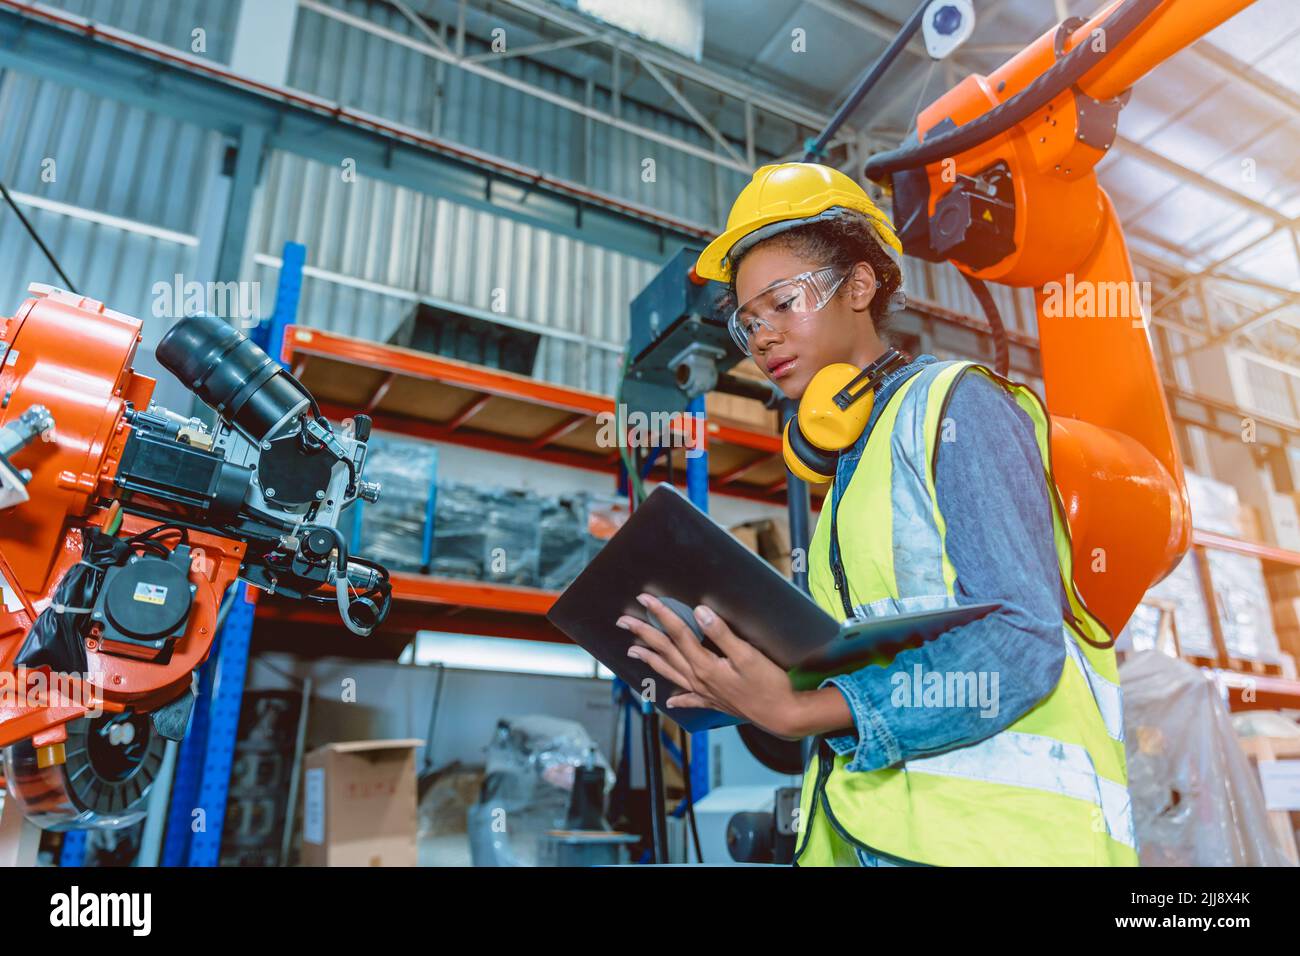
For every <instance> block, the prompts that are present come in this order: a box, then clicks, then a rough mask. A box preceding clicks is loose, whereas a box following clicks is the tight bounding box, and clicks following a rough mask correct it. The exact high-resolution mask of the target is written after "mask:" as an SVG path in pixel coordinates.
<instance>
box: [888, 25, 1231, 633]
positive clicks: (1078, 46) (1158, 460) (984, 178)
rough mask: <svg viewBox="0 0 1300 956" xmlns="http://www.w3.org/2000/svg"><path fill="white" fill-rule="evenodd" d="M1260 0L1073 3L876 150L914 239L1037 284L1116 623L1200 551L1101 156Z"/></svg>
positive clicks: (1076, 534)
mask: <svg viewBox="0 0 1300 956" xmlns="http://www.w3.org/2000/svg"><path fill="white" fill-rule="evenodd" d="M1250 2H1252V0H1117V2H1115V3H1112V4H1111V5H1109V6H1108V7H1107V8H1106V9H1104V10H1103V11H1102V12H1100V13H1099V14H1097V16H1095V17H1093V18H1092V19H1091V20H1088V21H1084V20H1081V19H1073V20H1069V21H1066V22H1065V23H1063V24H1061V26H1060V27H1059V28H1057V29H1056V30H1053V31H1050V32H1048V33H1046V34H1044V35H1043V36H1042V37H1040V38H1039V39H1038V40H1036V41H1035V42H1034V43H1032V44H1031V45H1029V46H1028V47H1026V49H1025V50H1023V51H1022V52H1021V53H1019V54H1018V55H1016V56H1015V57H1013V58H1012V59H1011V60H1009V61H1008V62H1007V63H1005V64H1004V65H1003V66H1001V67H1000V68H999V69H997V70H996V71H994V72H993V73H991V74H990V75H988V76H979V75H971V76H968V77H966V78H965V80H963V81H962V82H961V83H960V84H958V85H957V86H956V87H954V88H953V89H952V90H950V91H949V92H948V93H947V94H945V95H944V96H942V97H940V98H939V99H938V100H936V101H935V102H934V103H933V104H931V105H930V106H929V107H928V108H927V109H926V110H924V111H923V112H922V113H921V115H920V117H919V119H918V122H917V129H918V139H919V141H918V142H915V143H912V144H910V145H905V146H904V147H903V148H900V149H899V150H895V151H893V152H891V153H885V154H880V155H878V156H875V157H872V159H871V161H870V162H868V164H867V169H866V173H867V175H868V176H869V177H871V178H874V179H883V178H885V177H891V178H892V186H893V193H894V211H895V221H896V222H897V223H898V225H899V227H900V233H901V234H902V238H903V242H904V245H905V248H906V249H907V251H908V253H909V254H912V255H917V256H920V257H922V258H928V259H931V260H933V261H943V260H948V261H951V262H953V263H954V264H955V265H956V266H957V268H958V269H960V270H961V271H962V272H964V273H965V274H966V275H967V276H969V277H972V278H974V279H979V280H989V281H996V282H1001V283H1005V284H1008V285H1014V286H1027V287H1031V288H1033V289H1034V290H1035V298H1036V301H1037V305H1038V333H1039V342H1040V350H1041V356H1042V367H1043V379H1044V383H1045V386H1046V391H1047V395H1046V400H1047V405H1048V408H1049V410H1050V412H1051V414H1052V426H1053V427H1052V441H1051V447H1052V458H1053V471H1054V473H1055V477H1056V482H1057V487H1058V489H1059V491H1060V494H1061V499H1062V502H1063V504H1064V506H1065V511H1066V514H1067V516H1068V519H1069V523H1070V529H1071V535H1072V539H1073V549H1074V559H1075V560H1074V568H1075V578H1076V581H1077V583H1078V585H1079V589H1080V591H1081V592H1082V594H1083V597H1084V599H1085V600H1086V602H1087V604H1088V606H1089V608H1090V609H1091V610H1092V611H1093V612H1094V613H1095V614H1096V615H1097V616H1098V617H1099V618H1101V620H1102V621H1103V622H1104V623H1105V624H1106V625H1107V627H1108V628H1109V629H1110V630H1111V631H1112V633H1118V631H1119V629H1120V628H1122V627H1123V625H1124V624H1125V622H1126V621H1127V620H1128V618H1129V616H1130V615H1131V614H1132V612H1133V610H1134V608H1136V606H1137V604H1138V602H1139V601H1140V600H1141V598H1142V595H1143V593H1144V592H1145V591H1146V590H1147V588H1149V587H1150V586H1151V585H1152V584H1154V583H1155V582H1157V581H1158V580H1160V578H1162V577H1163V576H1164V575H1165V574H1167V573H1168V572H1169V571H1170V570H1171V569H1172V568H1173V566H1174V565H1175V564H1176V563H1177V562H1178V560H1179V559H1180V557H1181V556H1182V554H1183V553H1184V552H1185V551H1186V549H1187V547H1188V544H1189V540H1190V530H1191V516H1190V512H1189V510H1188V505H1187V494H1186V487H1185V484H1184V479H1183V469H1182V462H1181V460H1180V456H1179V452H1178V447H1177V444H1176V441H1175V436H1174V431H1173V425H1172V422H1171V420H1170V417H1169V409H1168V406H1167V404H1166V401H1165V395H1164V390H1163V388H1162V387H1161V383H1160V378H1159V373H1158V371H1157V369H1156V365H1155V360H1154V357H1153V355H1152V351H1151V346H1150V342H1149V340H1148V338H1147V332H1146V324H1145V317H1144V315H1143V313H1142V302H1143V299H1144V298H1146V297H1145V296H1144V295H1143V294H1142V289H1141V288H1140V287H1139V286H1138V284H1137V283H1136V282H1135V281H1134V276H1133V267H1132V264H1131V262H1130V260H1129V255H1128V250H1127V247H1126V245H1125V242H1124V236H1123V232H1122V229H1121V226H1120V223H1119V220H1118V218H1117V217H1116V215H1115V210H1114V208H1113V206H1112V205H1111V202H1110V199H1109V197H1108V196H1107V195H1106V193H1105V191H1104V190H1103V189H1102V188H1101V187H1100V185H1099V184H1098V182H1097V176H1096V173H1095V171H1094V167H1095V166H1096V164H1097V162H1098V161H1099V160H1100V159H1101V158H1102V157H1103V156H1104V155H1105V154H1106V152H1107V150H1109V148H1110V145H1111V143H1112V142H1113V140H1114V136H1115V129H1116V121H1117V117H1118V115H1119V111H1120V109H1121V108H1122V107H1123V105H1124V103H1125V102H1127V99H1128V92H1127V91H1128V90H1129V88H1130V87H1131V86H1132V85H1133V83H1134V82H1136V81H1137V80H1138V79H1139V78H1140V77H1141V76H1143V75H1144V74H1145V73H1147V72H1148V71H1150V70H1151V69H1153V68H1154V67H1155V66H1157V65H1158V64H1159V63H1160V62H1162V61H1163V60H1165V59H1167V58H1168V57H1169V56H1171V55H1173V54H1174V53H1176V52H1177V51H1178V50H1181V49H1182V48H1183V47H1185V46H1187V45H1188V44H1189V43H1191V42H1193V41H1194V40H1196V39H1197V38H1199V37H1200V36H1202V35H1203V34H1204V33H1206V32H1208V31H1209V30H1211V29H1213V28H1214V27H1216V26H1218V25H1219V24H1220V23H1222V22H1223V21H1224V20H1226V19H1228V18H1229V17H1231V16H1232V15H1233V14H1235V13H1237V12H1238V11H1240V10H1241V9H1243V8H1244V7H1246V6H1248V5H1249V4H1250Z"/></svg>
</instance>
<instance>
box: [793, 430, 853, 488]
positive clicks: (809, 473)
mask: <svg viewBox="0 0 1300 956" xmlns="http://www.w3.org/2000/svg"><path fill="white" fill-rule="evenodd" d="M781 454H782V456H784V458H785V466H786V467H787V468H789V469H790V471H791V473H792V474H793V475H794V476H795V477H796V478H802V479H803V480H804V481H806V482H808V483H809V484H810V485H824V484H826V482H828V481H830V480H831V479H832V478H834V477H835V464H836V462H837V461H838V460H839V457H840V454H839V452H836V451H822V450H821V449H820V448H818V447H817V446H816V445H814V444H812V443H811V442H809V441H808V439H807V438H805V437H804V436H803V432H801V431H800V430H799V420H798V418H796V417H794V416H791V418H790V420H789V421H787V422H786V423H785V430H784V431H783V432H782V433H781Z"/></svg>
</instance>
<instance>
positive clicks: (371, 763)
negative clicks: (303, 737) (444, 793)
mask: <svg viewBox="0 0 1300 956" xmlns="http://www.w3.org/2000/svg"><path fill="white" fill-rule="evenodd" d="M423 744H424V741H423V740H418V739H414V738H413V739H409V740H352V741H347V742H343V743H331V744H326V745H325V746H323V747H318V748H317V749H315V750H313V751H312V752H311V753H309V754H307V756H306V757H305V758H304V759H303V814H302V863H303V865H304V866H415V865H416V860H417V856H416V843H415V837H416V829H417V825H416V794H415V748H416V747H420V746H422V745H423Z"/></svg>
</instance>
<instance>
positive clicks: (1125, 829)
mask: <svg viewBox="0 0 1300 956" xmlns="http://www.w3.org/2000/svg"><path fill="white" fill-rule="evenodd" d="M907 772H908V773H933V774H939V775H941V776H949V777H965V778H967V779H970V780H983V781H985V782H986V783H1000V784H1005V785H1007V786H1012V787H1030V788H1032V789H1035V790H1046V791H1048V792H1050V793H1059V794H1061V795H1062V796H1067V797H1073V798H1075V799H1076V800H1086V801H1088V802H1089V803H1091V804H1093V805H1094V806H1097V807H1099V808H1100V809H1101V812H1102V816H1103V817H1104V818H1105V821H1106V830H1107V832H1108V833H1109V834H1110V836H1111V838H1112V839H1114V840H1118V841H1119V842H1120V843H1123V844H1124V845H1125V846H1127V847H1136V845H1137V841H1136V838H1135V836H1134V830H1133V806H1132V803H1131V801H1130V799H1129V793H1128V788H1127V787H1125V786H1124V785H1123V784H1120V783H1116V782H1115V781H1113V780H1107V779H1106V778H1105V777H1102V776H1100V775H1099V774H1098V773H1097V771H1096V769H1095V768H1094V767H1093V765H1092V758H1091V757H1089V756H1088V751H1087V749H1086V748H1084V747H1081V746H1079V745H1078V744H1067V743H1062V742H1061V741H1059V740H1053V739H1052V738H1051V737H1041V736H1039V735H1037V734H1025V733H1018V732H1016V731H1012V730H1004V731H1003V732H1002V733H1000V734H994V735H993V736H992V737H989V738H987V739H985V740H981V741H980V742H979V743H977V744H972V745H971V746H969V747H958V748H957V749H955V750H949V751H947V752H946V753H941V754H936V755H935V756H933V757H917V758H914V759H912V760H909V761H907Z"/></svg>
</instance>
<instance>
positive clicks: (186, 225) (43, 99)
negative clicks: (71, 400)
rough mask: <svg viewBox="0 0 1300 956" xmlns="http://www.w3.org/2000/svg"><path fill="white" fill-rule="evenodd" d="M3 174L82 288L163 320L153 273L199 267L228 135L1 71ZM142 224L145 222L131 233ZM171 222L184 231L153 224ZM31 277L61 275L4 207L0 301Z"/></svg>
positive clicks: (167, 275) (16, 298) (154, 325)
mask: <svg viewBox="0 0 1300 956" xmlns="http://www.w3.org/2000/svg"><path fill="white" fill-rule="evenodd" d="M0 140H2V141H3V142H5V143H6V144H8V148H7V149H6V150H5V152H4V154H3V156H0V177H3V180H4V182H5V184H6V185H7V186H8V187H9V189H10V191H11V192H12V193H15V194H16V198H18V199H19V202H20V204H21V205H23V206H24V210H23V211H24V213H25V214H26V215H27V217H28V218H29V219H30V220H31V221H32V224H33V225H34V226H35V227H36V229H37V230H38V232H39V233H40V235H41V236H42V238H43V239H44V240H45V242H46V244H47V245H48V246H49V247H50V248H51V249H52V250H53V251H54V252H55V254H56V256H57V257H58V259H59V261H60V264H61V265H62V266H63V269H64V271H65V272H66V273H67V274H68V277H69V278H70V279H71V280H72V281H73V283H74V284H76V286H77V287H78V289H79V290H80V291H82V292H84V293H86V294H89V295H92V296H94V297H95V298H97V299H101V300H103V301H104V302H105V303H107V304H108V305H109V306H110V307H112V308H115V309H117V310H119V311H122V312H127V313H129V314H132V315H136V316H138V317H140V318H141V319H144V320H146V328H145V331H146V344H152V343H153V342H156V341H157V338H158V337H159V336H160V335H161V334H162V332H163V331H164V330H165V328H164V326H165V324H166V323H165V321H163V320H154V317H153V294H152V292H151V289H152V287H153V285H154V283H155V282H158V281H170V280H171V279H172V277H173V276H174V275H175V274H176V273H178V272H179V273H182V274H184V275H187V276H192V275H193V274H194V271H195V268H196V264H197V262H196V259H197V254H198V237H197V236H198V232H199V231H200V225H201V224H200V221H199V220H200V206H201V203H202V202H203V199H204V197H205V196H206V195H207V192H208V190H209V188H210V186H211V182H210V179H211V175H212V171H213V169H214V159H215V157H216V155H217V153H216V150H217V149H218V140H219V138H218V137H216V136H214V135H213V134H211V133H208V132H207V131H205V130H202V129H200V128H198V127H196V126H190V125H187V124H185V123H180V122H177V121H175V120H172V119H168V118H166V117H163V116H160V115H158V114H156V113H150V112H147V111H145V110H140V109H135V108H132V107H128V106H124V105H122V104H121V103H117V102H114V101H112V100H106V99H102V98H99V97H95V96H91V95H88V94H86V93H83V92H80V91H77V90H72V89H68V88H67V87H62V86H58V85H56V84H53V83H49V82H46V81H41V80H36V79H34V78H32V77H29V76H22V75H20V74H16V73H12V72H9V73H6V74H5V75H4V77H3V79H0ZM24 197H33V198H34V199H35V200H37V201H49V202H53V203H59V204H65V205H67V206H70V207H76V208H80V209H86V210H92V211H93V212H95V213H102V214H104V215H107V216H112V217H117V218H119V219H121V220H125V222H124V223H122V224H121V225H114V224H112V223H103V222H90V221H86V220H84V219H79V218H76V217H75V216H72V215H67V214H64V213H61V212H58V211H52V210H50V209H42V208H39V207H33V206H32V205H28V204H27V202H25V201H24ZM136 226H138V227H140V228H141V229H142V230H144V232H143V233H142V232H140V231H133V227H136ZM150 229H154V230H166V231H167V232H168V233H174V234H176V235H175V238H160V237H158V236H155V235H149V234H148V231H149V230H150ZM31 282H47V283H50V284H53V285H63V282H62V281H61V280H60V279H59V278H58V276H57V274H56V273H55V272H54V270H53V268H51V266H50V265H49V264H48V263H47V262H46V260H45V258H44V256H43V255H42V254H41V253H40V251H39V250H38V249H37V248H36V246H35V244H34V243H33V242H32V241H31V239H30V238H29V237H28V235H27V233H26V232H25V231H24V230H23V228H22V226H21V224H20V223H19V222H18V221H17V219H16V217H15V216H14V215H13V213H12V212H11V211H10V210H8V209H7V208H4V209H0V309H3V311H4V312H5V313H6V314H8V313H11V312H12V310H13V309H14V308H16V307H17V305H18V304H19V302H21V301H22V299H23V298H25V295H26V289H27V286H28V284H29V283H31Z"/></svg>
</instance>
